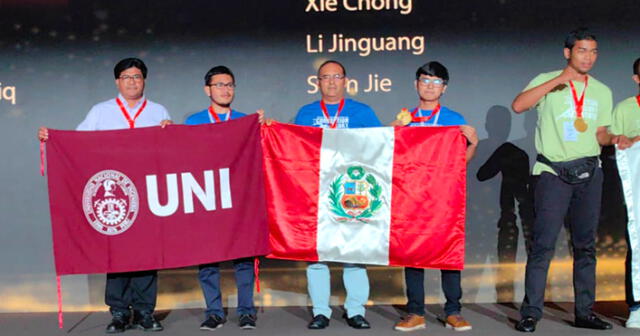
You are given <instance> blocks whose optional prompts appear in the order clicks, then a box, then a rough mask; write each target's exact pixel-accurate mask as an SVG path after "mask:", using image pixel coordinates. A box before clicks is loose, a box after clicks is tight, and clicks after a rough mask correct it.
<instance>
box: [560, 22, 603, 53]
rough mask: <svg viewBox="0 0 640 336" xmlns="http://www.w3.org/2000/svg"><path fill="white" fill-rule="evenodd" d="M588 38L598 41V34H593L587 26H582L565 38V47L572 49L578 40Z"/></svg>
mask: <svg viewBox="0 0 640 336" xmlns="http://www.w3.org/2000/svg"><path fill="white" fill-rule="evenodd" d="M582 40H588V41H597V40H596V36H595V35H593V34H592V33H591V32H590V31H589V29H587V28H586V27H580V28H578V29H576V30H572V31H571V32H570V33H569V35H567V38H566V39H565V40H564V47H565V48H567V49H569V50H571V49H572V48H573V46H574V45H576V42H577V41H582Z"/></svg>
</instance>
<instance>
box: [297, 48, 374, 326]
mask: <svg viewBox="0 0 640 336" xmlns="http://www.w3.org/2000/svg"><path fill="white" fill-rule="evenodd" d="M346 83H347V77H346V71H345V69H344V67H343V66H342V64H340V63H339V62H337V61H333V60H329V61H326V62H324V63H323V64H322V65H320V67H319V68H318V84H319V86H320V93H321V94H322V98H321V99H320V100H317V101H315V102H313V103H311V104H307V105H305V106H303V107H302V108H300V110H299V111H298V114H297V115H296V118H295V124H296V125H303V126H315V127H322V128H356V127H375V126H381V124H380V121H379V120H378V117H376V114H375V113H374V112H373V110H372V109H371V108H370V107H369V106H367V105H366V104H363V103H360V102H357V101H355V100H352V99H346V98H345V97H344V93H345V87H346ZM343 281H344V287H345V289H346V291H347V297H346V300H345V304H344V306H345V309H346V311H347V314H346V318H347V324H349V326H351V327H353V328H356V329H368V328H370V325H369V322H368V321H367V320H365V318H364V315H365V309H364V305H365V304H366V303H367V301H368V299H369V278H368V277H367V269H366V268H365V267H364V266H363V265H355V264H344V268H343ZM307 286H308V290H309V295H310V296H311V301H312V304H313V320H311V322H309V325H308V326H307V327H308V328H309V329H324V328H326V327H327V326H329V318H330V317H331V308H330V307H329V298H330V296H331V275H330V273H329V267H328V266H327V263H324V262H317V263H310V264H309V265H308V266H307Z"/></svg>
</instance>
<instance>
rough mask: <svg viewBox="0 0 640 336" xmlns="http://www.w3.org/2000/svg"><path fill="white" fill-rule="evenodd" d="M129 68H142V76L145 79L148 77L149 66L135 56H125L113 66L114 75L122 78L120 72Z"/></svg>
mask: <svg viewBox="0 0 640 336" xmlns="http://www.w3.org/2000/svg"><path fill="white" fill-rule="evenodd" d="M129 68H138V69H140V71H141V72H142V77H144V78H145V79H146V78H147V66H146V65H144V62H143V61H142V60H141V59H139V58H135V57H129V58H125V59H123V60H121V61H120V62H118V64H116V66H115V67H114V68H113V75H114V76H115V77H116V79H118V78H120V74H121V73H122V72H123V71H125V70H127V69H129Z"/></svg>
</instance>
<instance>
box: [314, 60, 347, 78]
mask: <svg viewBox="0 0 640 336" xmlns="http://www.w3.org/2000/svg"><path fill="white" fill-rule="evenodd" d="M330 63H333V64H336V65H338V66H339V67H340V69H342V74H343V75H344V76H346V75H347V70H345V68H344V65H342V63H340V62H338V61H336V60H328V61H325V62H324V63H322V64H320V66H319V67H318V75H319V74H320V69H322V67H323V66H325V65H327V64H330Z"/></svg>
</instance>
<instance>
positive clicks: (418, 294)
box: [404, 267, 462, 316]
mask: <svg viewBox="0 0 640 336" xmlns="http://www.w3.org/2000/svg"><path fill="white" fill-rule="evenodd" d="M440 275H441V282H442V291H443V292H444V296H445V298H446V299H447V302H446V303H445V304H444V313H445V315H446V316H449V315H458V314H460V310H461V309H462V305H460V299H461V298H462V286H461V285H460V281H461V279H460V271H449V270H441V271H440ZM404 280H405V283H406V285H407V311H408V312H409V314H416V315H420V316H424V314H425V311H424V269H422V268H412V267H405V269H404Z"/></svg>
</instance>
